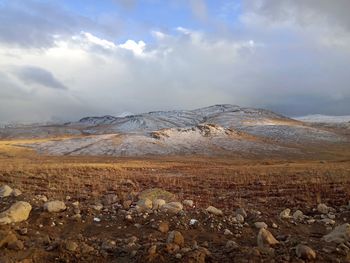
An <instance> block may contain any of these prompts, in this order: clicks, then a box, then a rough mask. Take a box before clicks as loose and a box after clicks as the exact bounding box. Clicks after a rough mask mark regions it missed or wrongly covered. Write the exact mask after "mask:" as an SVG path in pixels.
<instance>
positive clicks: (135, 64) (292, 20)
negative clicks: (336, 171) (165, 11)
mask: <svg viewBox="0 0 350 263" xmlns="http://www.w3.org/2000/svg"><path fill="white" fill-rule="evenodd" d="M29 1H30V2H36V4H38V5H39V7H40V6H42V5H43V3H44V2H37V1H32V0H29ZM174 1H177V0H174ZM30 2H26V3H30ZM146 2H149V1H146ZM151 2H152V3H153V2H154V3H159V2H158V1H153V0H152V1H151ZM305 2H308V3H307V4H306V3H305ZM321 2H322V3H321ZM330 2H331V1H329V3H330ZM11 3H13V4H11V5H6V6H5V5H2V7H0V9H1V8H2V11H4V10H5V9H4V8H6V10H11V9H13V10H16V11H18V12H19V13H11V12H10V13H6V12H0V22H1V23H0V72H1V74H0V122H2V121H8V120H19V119H21V120H23V119H24V120H26V121H30V120H33V121H40V120H41V121H45V120H50V119H52V118H53V117H54V118H59V119H63V120H77V119H79V118H81V117H84V116H88V115H104V114H112V115H118V114H119V113H121V112H125V111H130V112H135V113H137V112H145V111H151V110H159V109H164V110H168V109H169V110H170V109H192V108H197V107H202V106H208V105H211V104H217V103H232V104H238V105H242V106H247V107H248V106H250V107H263V108H268V109H273V110H277V111H278V112H280V113H285V114H289V115H302V114H311V113H323V114H349V113H350V90H349V86H348V83H350V75H349V74H348V68H349V67H350V35H349V34H348V31H347V28H348V27H347V18H346V17H344V18H342V17H341V16H342V15H341V13H342V11H341V10H339V8H338V7H333V8H331V7H330V4H328V3H326V2H323V1H322V0H321V1H320V3H321V4H320V6H321V7H313V6H311V4H310V3H312V1H297V0H296V1H287V0H281V1H267V0H266V1H265V0H261V1H253V0H247V1H244V3H245V5H244V8H243V9H242V10H243V11H241V13H239V14H234V15H235V16H236V17H238V18H237V21H235V24H234V25H232V24H230V25H227V28H226V29H225V30H222V31H221V30H217V31H215V28H214V27H210V30H207V29H208V28H206V27H203V28H199V29H193V27H191V26H189V25H188V24H179V25H175V26H174V28H168V27H166V26H165V27H162V26H161V25H160V26H159V27H152V28H151V29H150V32H149V35H147V34H145V32H144V29H145V28H148V27H144V26H143V25H140V28H141V29H142V37H140V36H139V35H137V34H135V35H132V36H130V35H127V36H124V37H122V38H114V37H111V36H112V35H108V34H107V36H106V37H104V34H103V33H101V32H104V31H103V30H105V28H104V27H100V25H98V26H97V27H96V25H91V24H90V21H91V19H90V18H87V20H84V18H83V19H81V17H80V16H79V15H78V16H76V17H74V16H72V15H71V14H70V13H69V12H66V11H65V10H64V9H62V7H61V8H58V9H57V10H56V11H54V8H53V6H52V2H48V3H51V4H50V5H49V6H46V8H48V10H47V11H46V13H47V14H49V15H45V16H41V15H40V14H38V13H39V11H38V10H40V9H37V8H35V9H36V11H35V12H34V13H33V12H32V11H28V10H32V8H34V7H33V6H31V5H30V4H28V5H29V7H26V5H27V4H23V5H19V3H20V1H17V0H14V1H13V2H12V1H11ZM45 3H46V2H45ZM142 3H144V2H138V3H137V4H138V5H140V6H141V5H142ZM180 3H181V4H182V5H183V6H187V7H188V3H189V2H186V3H185V2H184V1H180ZM206 3H207V4H209V1H208V2H204V1H203V2H202V4H206ZM259 3H260V4H259ZM323 5H324V7H322V6H323ZM341 5H343V6H342V7H343V8H345V7H346V2H341ZM200 9H201V8H198V10H200ZM203 10H205V12H203V13H202V14H205V13H206V16H207V17H209V16H211V15H212V12H211V11H212V10H210V9H209V8H208V6H206V7H205V8H204V9H202V11H203ZM217 10H220V8H219V9H217ZM232 10H234V11H232ZM237 10H240V8H238V7H226V8H225V12H226V13H225V17H226V18H225V21H228V20H230V14H231V13H232V12H238V11H237ZM40 12H43V13H45V11H44V10H42V11H40ZM50 12H54V14H56V16H55V15H52V19H51V17H50V16H51V13H50ZM199 13H200V12H199ZM302 13H303V14H302ZM6 14H8V16H9V17H7V18H6ZM22 14H24V17H21V15H22ZM234 15H232V14H231V16H232V17H234ZM338 16H339V17H338ZM25 17H31V19H32V20H31V19H27V18H25ZM15 18H16V19H18V21H16V19H15ZM65 18H67V20H66V21H62V23H56V22H55V21H56V20H57V19H65ZM203 18H204V16H203ZM46 20H48V22H49V23H51V25H49V26H47V27H46V25H45V21H46ZM51 20H54V21H51ZM209 20H210V17H209ZM84 21H85V22H84ZM210 21H212V20H210ZM335 21H336V22H335ZM2 22H5V23H7V25H8V24H9V23H10V22H13V26H12V27H10V28H12V29H18V32H15V33H16V34H15V35H10V33H11V32H10V30H9V29H5V27H4V26H2V25H3V23H2ZM40 23H44V25H40ZM159 23H161V22H159ZM24 24H27V25H28V28H26V27H25V25H24ZM112 24H113V23H112ZM112 24H110V26H111V25H112ZM199 24H207V23H199ZM21 25H23V27H24V29H22V28H21V27H20V26H21ZM37 25H38V28H36V26H37ZM196 25H198V23H196ZM133 27H134V28H137V21H136V22H135V21H134V23H133ZM6 30H7V31H8V32H7V31H6ZM25 31H28V33H29V34H28V35H26V34H25ZM2 32H5V33H6V32H7V33H6V34H2ZM135 32H136V31H135ZM43 86H44V87H46V88H43ZM68 87H69V88H68Z"/></svg>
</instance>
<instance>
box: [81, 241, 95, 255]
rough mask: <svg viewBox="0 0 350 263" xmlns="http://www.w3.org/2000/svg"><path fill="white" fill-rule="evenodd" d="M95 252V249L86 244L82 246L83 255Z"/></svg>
mask: <svg viewBox="0 0 350 263" xmlns="http://www.w3.org/2000/svg"><path fill="white" fill-rule="evenodd" d="M94 250H95V249H94V248H93V247H91V246H89V245H88V244H85V243H82V244H81V253H83V254H89V253H91V252H92V251H94Z"/></svg>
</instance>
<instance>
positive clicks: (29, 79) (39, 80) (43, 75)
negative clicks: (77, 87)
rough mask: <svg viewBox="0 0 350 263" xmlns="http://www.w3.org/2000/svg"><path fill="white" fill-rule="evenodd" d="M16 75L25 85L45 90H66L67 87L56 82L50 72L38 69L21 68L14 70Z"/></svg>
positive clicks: (30, 67) (32, 67)
mask: <svg viewBox="0 0 350 263" xmlns="http://www.w3.org/2000/svg"><path fill="white" fill-rule="evenodd" d="M16 75H17V76H18V77H19V78H20V79H21V80H22V81H23V82H24V83H25V84H30V85H32V84H34V85H40V86H42V87H45V88H53V89H62V90H66V89H67V87H66V86H65V85H63V84H62V83H61V82H60V81H59V80H57V79H56V78H55V76H54V75H53V74H52V73H51V72H49V71H47V70H45V69H42V68H39V67H34V66H22V67H20V68H18V69H17V70H16Z"/></svg>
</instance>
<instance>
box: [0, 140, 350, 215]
mask: <svg viewBox="0 0 350 263" xmlns="http://www.w3.org/2000/svg"><path fill="white" fill-rule="evenodd" d="M22 143H25V142H24V141H2V142H0V175H1V177H0V180H1V183H7V184H11V185H16V186H17V187H18V188H20V189H22V190H23V191H26V192H28V191H29V192H31V193H33V194H45V195H47V196H49V197H55V198H62V197H64V196H66V195H69V196H72V197H75V198H78V199H84V198H89V197H91V196H95V197H99V196H101V195H103V194H104V193H106V192H108V191H109V190H111V189H113V188H115V187H116V186H117V185H118V182H119V181H121V180H123V179H132V180H134V181H136V182H138V183H139V185H140V188H141V189H142V188H150V187H161V188H165V189H167V190H169V191H172V192H174V193H176V194H177V195H178V196H180V197H183V198H190V199H193V200H196V202H197V203H198V204H199V205H201V206H206V205H208V204H215V205H217V206H219V207H222V208H225V209H228V210H229V209H232V207H235V206H237V205H238V203H246V204H248V203H249V204H251V205H254V206H265V205H266V204H268V205H272V206H286V205H287V204H288V203H290V204H296V203H298V202H300V203H303V204H305V203H307V204H308V205H315V204H316V203H317V202H320V200H319V199H320V198H321V199H322V201H324V202H326V201H327V202H328V201H329V202H330V204H332V203H336V202H339V203H341V202H347V200H348V199H349V196H350V192H349V191H350V190H349V189H350V188H349V186H350V176H349V175H350V159H346V158H344V156H341V159H339V158H338V159H328V160H290V159H289V160H281V159H269V160H266V159H261V160H249V159H240V158H238V157H237V158H235V157H220V158H214V157H213V158H209V157H198V156H197V157H195V156H193V157H188V156H186V157H181V156H168V157H147V158H112V157H81V156H77V157H72V156H69V157H68V156H67V157H64V156H63V157H53V156H39V155H37V154H36V153H35V152H34V151H32V150H30V149H27V148H23V147H18V146H16V145H18V144H22ZM343 155H345V152H344V151H343Z"/></svg>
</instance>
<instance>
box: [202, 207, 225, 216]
mask: <svg viewBox="0 0 350 263" xmlns="http://www.w3.org/2000/svg"><path fill="white" fill-rule="evenodd" d="M206 211H207V212H208V213H210V214H213V215H216V216H222V215H223V214H224V213H223V212H222V211H221V210H220V209H217V208H216V207H214V206H209V207H208V208H207V209H206Z"/></svg>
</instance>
